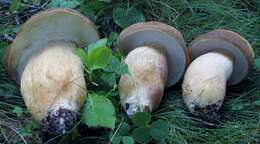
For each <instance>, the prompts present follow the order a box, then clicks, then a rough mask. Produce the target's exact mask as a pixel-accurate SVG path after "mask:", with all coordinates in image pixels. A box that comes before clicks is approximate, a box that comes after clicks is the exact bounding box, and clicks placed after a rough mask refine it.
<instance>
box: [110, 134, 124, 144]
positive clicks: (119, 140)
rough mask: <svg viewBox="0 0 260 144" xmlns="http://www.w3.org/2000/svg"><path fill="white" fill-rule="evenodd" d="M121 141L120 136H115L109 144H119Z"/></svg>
mask: <svg viewBox="0 0 260 144" xmlns="http://www.w3.org/2000/svg"><path fill="white" fill-rule="evenodd" d="M121 139H122V136H118V135H117V136H115V137H114V138H113V140H112V141H111V143H112V144H120V142H121Z"/></svg>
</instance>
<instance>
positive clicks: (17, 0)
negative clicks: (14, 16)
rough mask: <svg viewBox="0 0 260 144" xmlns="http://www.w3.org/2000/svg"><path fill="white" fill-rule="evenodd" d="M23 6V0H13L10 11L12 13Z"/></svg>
mask: <svg viewBox="0 0 260 144" xmlns="http://www.w3.org/2000/svg"><path fill="white" fill-rule="evenodd" d="M20 7H21V0H12V3H11V5H10V11H11V12H12V13H14V12H16V11H17V10H18V9H19V8H20Z"/></svg>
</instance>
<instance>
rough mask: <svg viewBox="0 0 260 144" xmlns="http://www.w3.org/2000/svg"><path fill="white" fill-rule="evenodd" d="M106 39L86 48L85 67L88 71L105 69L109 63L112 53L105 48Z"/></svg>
mask: <svg viewBox="0 0 260 144" xmlns="http://www.w3.org/2000/svg"><path fill="white" fill-rule="evenodd" d="M106 43H107V39H101V40H99V41H97V42H95V43H93V44H90V45H89V46H88V56H87V60H86V63H85V64H86V66H87V68H88V69H89V70H90V71H93V70H96V69H102V68H105V67H106V66H107V64H108V62H109V59H110V57H111V56H112V52H111V51H110V49H109V48H108V47H107V46H106Z"/></svg>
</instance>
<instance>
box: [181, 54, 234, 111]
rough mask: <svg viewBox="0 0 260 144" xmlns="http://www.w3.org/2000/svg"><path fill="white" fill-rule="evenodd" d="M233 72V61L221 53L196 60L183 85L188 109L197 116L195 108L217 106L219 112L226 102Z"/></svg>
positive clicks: (205, 55)
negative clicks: (228, 84) (227, 86)
mask: <svg viewBox="0 0 260 144" xmlns="http://www.w3.org/2000/svg"><path fill="white" fill-rule="evenodd" d="M232 71H233V62H232V60H231V59H230V58H229V57H227V56H226V55H223V54H221V53H216V52H210V53H207V54H204V55H201V56H199V57H198V58H196V59H195V60H194V61H193V62H192V63H191V64H190V66H189V67H188V69H187V71H186V73H185V75H184V81H183V84H182V88H183V99H184V102H185V104H186V105H187V107H188V109H189V110H190V111H191V112H192V113H194V114H196V111H194V108H195V106H198V107H200V108H204V107H206V106H210V105H213V104H216V105H217V110H218V109H219V108H220V106H221V105H222V103H223V101H224V97H225V93H226V83H227V80H228V79H229V77H230V75H231V73H232Z"/></svg>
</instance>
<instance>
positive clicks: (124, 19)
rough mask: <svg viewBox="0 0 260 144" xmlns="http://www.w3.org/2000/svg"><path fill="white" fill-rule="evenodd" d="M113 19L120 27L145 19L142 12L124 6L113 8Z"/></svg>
mask: <svg viewBox="0 0 260 144" xmlns="http://www.w3.org/2000/svg"><path fill="white" fill-rule="evenodd" d="M113 19H114V21H115V23H116V24H117V25H118V26H120V27H121V28H126V27H128V26H130V25H132V24H135V23H138V22H144V21H145V17H144V14H143V13H142V12H141V11H139V10H137V9H136V8H134V7H132V8H129V9H124V8H116V9H114V11H113Z"/></svg>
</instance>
